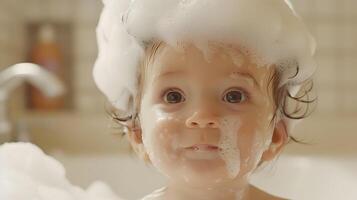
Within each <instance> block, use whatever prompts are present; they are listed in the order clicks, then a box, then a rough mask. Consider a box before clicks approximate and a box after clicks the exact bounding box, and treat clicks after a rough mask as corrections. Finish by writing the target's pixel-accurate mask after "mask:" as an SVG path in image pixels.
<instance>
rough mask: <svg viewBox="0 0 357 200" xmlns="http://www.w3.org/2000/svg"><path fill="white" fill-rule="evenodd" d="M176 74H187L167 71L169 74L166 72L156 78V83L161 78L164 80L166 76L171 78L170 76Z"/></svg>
mask: <svg viewBox="0 0 357 200" xmlns="http://www.w3.org/2000/svg"><path fill="white" fill-rule="evenodd" d="M174 74H186V72H185V71H167V72H164V73H162V74H159V75H157V76H156V77H154V81H157V80H158V79H159V78H162V77H164V76H170V75H174Z"/></svg>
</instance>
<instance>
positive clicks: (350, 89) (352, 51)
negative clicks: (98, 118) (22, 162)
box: [0, 0, 357, 115]
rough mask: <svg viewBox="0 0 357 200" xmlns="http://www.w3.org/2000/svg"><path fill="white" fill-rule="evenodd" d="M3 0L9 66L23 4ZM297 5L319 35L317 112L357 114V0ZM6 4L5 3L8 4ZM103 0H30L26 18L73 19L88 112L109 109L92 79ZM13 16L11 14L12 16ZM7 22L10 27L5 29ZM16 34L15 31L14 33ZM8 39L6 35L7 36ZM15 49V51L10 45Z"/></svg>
mask: <svg viewBox="0 0 357 200" xmlns="http://www.w3.org/2000/svg"><path fill="white" fill-rule="evenodd" d="M19 1H21V0H17V1H14V0H0V3H1V6H0V25H1V27H2V29H1V31H0V47H1V49H0V64H1V66H6V65H7V64H9V63H12V62H14V61H16V60H18V59H19V55H21V44H22V43H21V40H16V39H14V38H15V37H16V38H17V35H16V34H19V35H21V31H19V30H21V29H22V27H21V23H18V19H17V18H20V19H21V16H15V17H14V14H13V13H16V12H18V13H21V12H19V11H13V10H18V9H19V7H20V6H19V5H16V3H10V2H19ZM292 3H293V4H294V5H295V8H296V10H297V11H298V13H300V15H301V16H302V18H303V19H304V21H305V22H306V24H307V25H308V27H309V28H310V30H311V32H312V33H313V35H314V36H315V37H316V39H317V43H318V49H317V55H316V58H317V61H318V64H319V67H318V71H317V73H316V86H317V87H316V89H318V96H319V105H318V108H317V110H316V112H317V113H321V114H331V115H350V114H351V115H354V114H356V113H357V103H356V102H357V78H356V75H357V11H356V9H355V8H357V1H356V0H292ZM3 5H4V6H3ZM101 7H102V4H101V1H100V0H61V1H59V0H46V1H44V0H27V1H26V8H22V9H24V13H23V15H24V17H23V18H24V21H31V20H40V19H43V18H46V19H50V20H58V21H68V22H71V23H73V25H74V26H73V27H74V54H75V56H74V69H73V72H74V73H75V74H74V77H75V78H74V92H75V108H76V109H77V110H78V111H81V112H84V113H97V112H103V110H104V102H105V100H104V98H103V96H102V95H101V94H100V93H99V92H98V90H97V89H96V87H95V85H94V82H93V80H92V67H93V63H94V61H95V58H96V53H97V49H96V40H95V27H96V24H97V21H98V17H99V14H100V11H101ZM10 16H11V17H10ZM3 27H6V29H8V30H6V31H4V29H3ZM14 33H15V35H14ZM4 38H5V39H4ZM8 49H10V50H8Z"/></svg>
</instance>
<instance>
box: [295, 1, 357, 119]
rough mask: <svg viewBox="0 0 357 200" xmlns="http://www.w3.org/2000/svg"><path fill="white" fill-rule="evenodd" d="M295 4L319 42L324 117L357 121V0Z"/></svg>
mask: <svg viewBox="0 0 357 200" xmlns="http://www.w3.org/2000/svg"><path fill="white" fill-rule="evenodd" d="M292 2H293V4H294V5H296V9H297V11H300V12H301V16H302V17H303V19H304V20H305V21H306V23H307V25H308V26H309V28H310V30H311V31H312V33H313V35H314V36H315V37H316V40H317V45H318V48H317V55H316V58H317V61H318V71H317V73H316V80H317V82H316V86H317V89H318V95H319V106H318V110H317V111H318V112H319V113H321V114H327V115H333V116H336V115H337V116H338V115H343V116H354V117H355V118H356V113H357V103H356V102H357V78H356V74H357V57H356V55H357V11H356V8H357V1H355V0H339V1H337V0H309V1H301V0H293V1H292ZM356 120H357V118H356Z"/></svg>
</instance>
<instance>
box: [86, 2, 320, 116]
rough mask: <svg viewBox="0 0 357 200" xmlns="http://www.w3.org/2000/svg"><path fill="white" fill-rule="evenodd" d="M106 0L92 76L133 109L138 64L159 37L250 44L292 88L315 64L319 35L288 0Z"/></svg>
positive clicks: (258, 57) (116, 102)
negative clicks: (295, 66) (309, 27)
mask: <svg viewBox="0 0 357 200" xmlns="http://www.w3.org/2000/svg"><path fill="white" fill-rule="evenodd" d="M103 2H104V5H105V6H104V9H103V12H102V15H101V19H100V21H99V24H98V28H97V35H98V47H99V54H98V59H97V61H96V64H95V68H94V71H93V75H94V78H95V82H96V84H97V85H98V87H99V89H100V90H101V91H103V92H104V94H105V95H106V96H107V97H108V99H109V100H110V102H111V103H112V104H113V105H114V106H116V107H117V108H118V109H120V110H123V111H128V113H131V112H132V110H131V109H132V104H131V102H130V101H131V100H130V98H132V97H135V96H136V94H137V88H138V84H137V81H138V80H137V77H138V73H139V72H138V66H139V64H140V62H141V61H142V59H143V58H144V56H145V55H144V52H145V51H144V50H145V48H146V46H147V44H149V43H151V42H152V41H154V40H156V41H157V40H161V41H164V42H165V43H167V44H170V45H172V46H177V43H178V42H179V41H192V43H193V44H195V45H196V46H197V47H199V48H200V49H206V47H207V45H205V44H206V43H207V42H208V41H219V42H224V43H227V44H238V45H240V46H242V47H246V48H247V49H249V50H250V53H251V54H252V55H253V57H254V55H255V57H256V59H255V60H257V62H258V63H260V64H259V65H264V66H266V65H269V64H277V65H276V66H277V67H279V70H281V71H282V72H283V74H289V75H285V76H284V75H283V78H282V79H281V83H280V85H283V84H289V85H290V86H291V91H292V92H294V91H295V90H293V89H294V88H296V87H294V86H296V85H299V84H300V83H302V82H303V81H304V80H306V79H307V78H310V76H311V75H312V73H313V71H314V69H315V62H314V59H313V54H314V52H315V43H314V40H313V38H312V37H311V35H310V33H309V32H308V31H307V29H306V27H305V25H304V24H303V22H302V21H301V19H300V18H299V17H298V16H297V15H296V13H295V11H294V10H293V9H292V7H291V5H290V3H289V2H288V0H220V1H216V0H207V1H198V0H170V1H167V0H131V1H129V0H104V1H103ZM212 13H214V14H212ZM204 51H206V50H204ZM286 60H288V61H292V63H293V62H297V63H298V66H299V74H298V75H297V76H296V77H295V78H293V79H289V77H290V74H293V73H294V72H296V68H291V67H286V66H285V65H279V64H280V63H282V62H281V61H284V62H285V61H286ZM285 63H286V62H285ZM290 66H291V65H290ZM288 88H290V87H288Z"/></svg>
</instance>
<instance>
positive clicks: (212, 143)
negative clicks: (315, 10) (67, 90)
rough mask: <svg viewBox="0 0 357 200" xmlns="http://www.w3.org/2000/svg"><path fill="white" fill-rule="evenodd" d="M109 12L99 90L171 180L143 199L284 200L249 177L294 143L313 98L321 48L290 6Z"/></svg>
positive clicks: (241, 1)
mask: <svg viewBox="0 0 357 200" xmlns="http://www.w3.org/2000/svg"><path fill="white" fill-rule="evenodd" d="M104 5H105V7H104V9H103V12H102V15H101V19H100V22H99V25H98V28H97V36H98V46H99V55H98V59H97V62H96V65H95V68H94V71H93V75H94V78H95V81H96V84H97V85H98V87H99V89H100V90H101V91H102V92H103V93H104V94H105V95H106V96H107V97H108V100H109V101H110V102H111V104H112V105H113V106H114V108H115V110H114V111H113V116H114V119H116V120H117V121H118V122H119V123H120V124H121V125H122V126H123V127H124V132H125V133H126V135H127V138H128V139H129V141H130V143H131V145H132V147H133V149H134V150H135V152H136V153H137V154H138V155H139V156H140V157H141V158H142V159H144V160H145V161H146V162H148V163H151V164H152V165H153V166H154V167H155V168H156V169H157V170H158V171H160V172H161V173H162V174H164V175H165V176H166V177H167V178H168V185H167V186H166V187H164V188H162V189H160V190H157V191H154V192H153V193H152V194H149V195H148V196H146V197H144V198H143V200H148V199H161V200H191V199H192V200H201V199H202V200H217V199H220V200H221V199H222V200H233V199H237V200H238V199H239V200H248V199H281V198H279V197H274V196H273V195H270V194H268V193H266V192H264V191H261V190H259V189H257V188H255V187H254V186H252V185H250V184H249V177H250V175H251V174H252V173H253V172H254V171H255V170H256V169H257V168H258V167H259V166H261V164H263V163H264V162H269V161H271V160H273V159H275V158H276V157H277V156H278V155H279V153H280V152H281V151H282V149H283V147H284V146H285V145H286V144H287V143H288V141H289V140H290V139H293V140H295V139H294V138H293V137H292V136H291V133H292V130H293V127H294V124H295V122H296V121H298V120H300V119H303V118H304V117H306V116H307V115H308V113H307V112H308V111H309V104H311V103H313V102H314V101H315V99H312V100H311V98H309V92H310V91H311V89H312V79H311V76H312V74H313V72H314V69H315V63H314V59H313V55H314V51H315V43H314V40H313V39H312V37H311V35H310V34H309V32H308V31H307V30H306V28H305V26H304V24H303V23H302V21H301V20H300V18H299V17H298V16H297V15H296V13H295V11H294V10H293V9H292V7H291V5H290V3H289V2H288V1H284V0H220V1H213V0H208V1H206V0H205V1H204V0H201V1H199V0H191V1H190V0H170V1H168V0H135V1H119V0H106V1H104ZM304 108H306V109H304Z"/></svg>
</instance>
